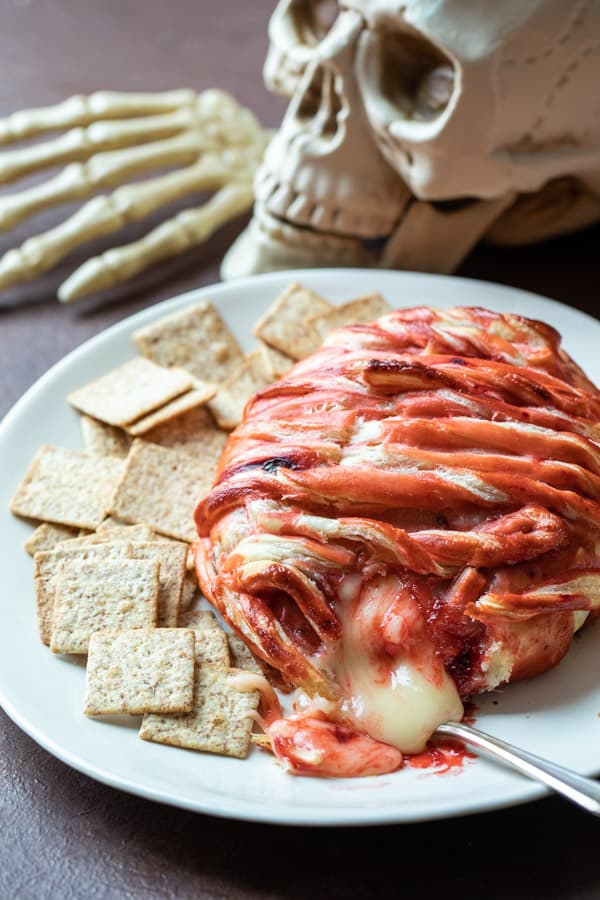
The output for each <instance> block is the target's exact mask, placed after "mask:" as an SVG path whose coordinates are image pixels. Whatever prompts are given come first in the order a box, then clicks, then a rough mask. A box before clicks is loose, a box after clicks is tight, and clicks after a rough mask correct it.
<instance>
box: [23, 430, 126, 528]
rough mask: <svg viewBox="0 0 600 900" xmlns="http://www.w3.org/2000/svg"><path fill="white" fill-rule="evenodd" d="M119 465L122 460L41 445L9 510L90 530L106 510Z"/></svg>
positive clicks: (122, 464)
mask: <svg viewBox="0 0 600 900" xmlns="http://www.w3.org/2000/svg"><path fill="white" fill-rule="evenodd" d="M123 466H124V463H123V460H121V459H116V458H115V457H112V456H106V457H102V456H95V455H93V454H91V453H81V452H80V451H78V450H67V449H66V448H65V447H53V446H50V445H48V444H45V445H44V446H42V447H40V449H39V450H38V452H37V453H36V455H35V457H34V459H33V462H32V463H31V465H30V466H29V468H28V470H27V472H26V473H25V476H24V478H23V480H22V481H21V483H20V485H19V486H18V488H17V490H16V493H15V495H14V496H13V498H12V500H11V503H10V509H11V511H12V512H13V513H16V515H18V516H27V517H28V518H30V519H41V520H43V521H45V522H54V523H56V524H59V525H71V526H72V527H75V528H87V529H89V530H90V531H93V530H94V529H95V528H97V527H98V525H100V523H101V522H102V520H103V519H104V516H105V515H106V513H107V512H108V509H109V507H110V505H111V502H112V497H113V494H114V491H115V487H116V485H117V482H118V480H119V478H120V476H121V475H122V473H123Z"/></svg>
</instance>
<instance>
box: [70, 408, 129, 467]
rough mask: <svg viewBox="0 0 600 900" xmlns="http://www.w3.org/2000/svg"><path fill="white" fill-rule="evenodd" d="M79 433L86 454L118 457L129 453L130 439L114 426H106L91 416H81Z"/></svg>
mask: <svg viewBox="0 0 600 900" xmlns="http://www.w3.org/2000/svg"><path fill="white" fill-rule="evenodd" d="M81 433H82V434H83V443H84V444H85V448H86V450H87V451H88V453H97V454H98V455H99V456H120V457H125V456H127V454H128V453H129V447H130V445H131V438H130V437H129V435H128V434H126V433H125V432H124V431H123V430H122V429H121V428H115V426H114V425H106V424H105V423H104V422H99V421H98V419H93V418H92V417H91V416H81Z"/></svg>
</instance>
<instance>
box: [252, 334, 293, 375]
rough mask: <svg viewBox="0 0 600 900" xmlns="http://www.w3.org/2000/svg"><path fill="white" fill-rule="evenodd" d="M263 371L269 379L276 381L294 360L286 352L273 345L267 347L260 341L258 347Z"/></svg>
mask: <svg viewBox="0 0 600 900" xmlns="http://www.w3.org/2000/svg"><path fill="white" fill-rule="evenodd" d="M259 350H260V353H261V356H262V359H263V365H264V369H265V372H266V373H267V375H268V376H269V378H270V379H271V381H277V379H278V378H282V377H283V376H284V375H285V374H286V373H287V372H289V370H290V369H291V368H292V366H293V365H294V360H293V359H292V357H291V356H288V355H287V354H286V353H281V352H280V351H279V350H276V349H275V347H269V345H268V344H265V343H263V342H262V341H261V343H260V347H259Z"/></svg>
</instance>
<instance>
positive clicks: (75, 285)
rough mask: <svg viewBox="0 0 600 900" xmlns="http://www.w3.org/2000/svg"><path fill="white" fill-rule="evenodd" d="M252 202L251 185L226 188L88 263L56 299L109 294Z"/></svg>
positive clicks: (207, 234)
mask: <svg viewBox="0 0 600 900" xmlns="http://www.w3.org/2000/svg"><path fill="white" fill-rule="evenodd" d="M253 199H254V195H253V193H252V184H251V182H250V181H247V182H242V181H240V182H233V183H231V184H228V185H226V186H225V187H223V188H221V189H220V190H219V191H217V193H216V194H215V195H214V196H213V197H212V198H211V199H210V200H209V201H208V202H207V203H206V204H205V205H204V206H201V207H199V208H198V209H186V210H184V211H183V212H181V213H179V214H178V215H177V216H175V218H173V219H170V220H169V221H167V222H163V223H162V224H161V225H159V226H158V227H157V228H154V229H153V230H152V231H150V232H149V233H148V234H147V235H145V236H144V237H143V238H141V239H140V240H139V241H135V242H133V243H131V244H126V245H124V246H122V247H117V248H114V249H112V250H107V251H106V252H105V253H103V254H102V255H101V256H97V257H93V258H92V259H89V260H87V262H85V263H84V264H83V265H82V266H80V267H79V268H78V269H77V270H76V271H75V272H73V274H72V275H71V276H70V277H69V278H68V279H67V280H66V281H65V282H64V284H62V285H61V287H60V288H59V290H58V297H59V299H60V300H61V301H62V302H63V303H69V302H71V301H73V300H79V299H80V298H81V297H85V296H87V295H88V294H91V293H94V292H95V291H103V290H108V289H109V288H112V287H115V286H116V285H118V284H122V283H123V282H124V281H127V279H129V278H132V277H133V276H134V275H137V274H138V273H139V272H142V271H144V270H145V269H147V268H149V267H150V266H151V265H154V264H155V263H158V262H161V261H162V260H165V259H170V258H171V257H173V256H177V255H178V254H180V253H183V252H184V251H185V250H188V249H189V248H191V247H195V246H197V245H198V244H201V243H203V242H204V241H205V240H206V239H207V238H209V237H210V235H211V234H212V233H213V232H214V231H216V230H217V228H219V227H220V226H221V225H223V224H225V223H226V222H228V221H229V220H230V219H232V218H234V217H235V216H238V215H241V213H243V212H245V211H246V210H247V209H249V208H250V207H251V206H252V201H253Z"/></svg>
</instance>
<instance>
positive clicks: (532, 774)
mask: <svg viewBox="0 0 600 900" xmlns="http://www.w3.org/2000/svg"><path fill="white" fill-rule="evenodd" d="M435 734H436V735H439V736H440V737H454V738H458V739H459V740H461V741H464V743H465V744H470V745H472V746H473V747H477V749H478V750H480V751H481V752H482V755H483V756H491V757H493V758H494V759H496V760H500V761H501V762H503V763H505V764H506V765H507V766H510V767H512V768H513V769H517V770H518V771H519V772H523V773H524V774H525V775H528V776H529V778H535V779H537V780H538V781H541V782H543V784H545V785H547V786H548V787H550V788H552V790H553V791H556V792H557V793H558V794H562V796H563V797H566V798H567V800H571V802H572V803H576V804H577V806H581V807H583V809H585V810H587V812H591V813H592V814H593V815H594V816H600V784H598V783H597V782H596V781H594V780H593V779H592V778H585V777H584V776H583V775H578V774H577V773H576V772H573V771H572V770H571V769H565V768H564V766H558V765H556V763H552V762H549V761H548V760H547V759H542V757H541V756H536V755H535V754H534V753H529V752H528V751H527V750H520V749H519V748H517V747H514V746H513V745H512V744H507V743H506V741H501V740H499V739H498V738H494V737H491V736H490V735H489V734H484V733H483V732H482V731H478V730H477V729H476V728H471V726H470V725H463V724H460V723H454V722H447V723H446V724H444V725H438V727H437V728H436V730H435Z"/></svg>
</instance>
